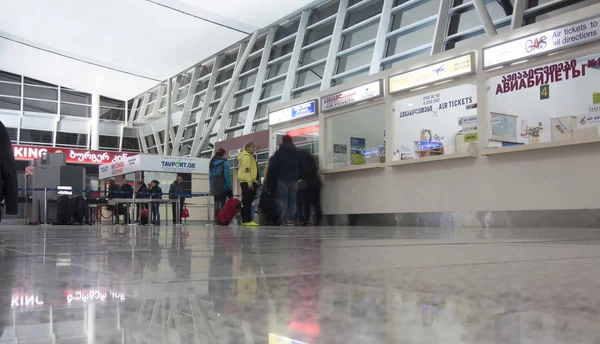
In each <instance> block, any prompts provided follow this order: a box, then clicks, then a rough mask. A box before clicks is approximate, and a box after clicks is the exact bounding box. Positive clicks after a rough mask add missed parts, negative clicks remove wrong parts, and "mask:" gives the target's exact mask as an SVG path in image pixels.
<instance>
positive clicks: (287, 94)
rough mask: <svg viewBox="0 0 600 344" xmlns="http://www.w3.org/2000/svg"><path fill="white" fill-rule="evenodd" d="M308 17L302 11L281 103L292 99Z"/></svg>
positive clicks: (305, 11) (306, 12) (307, 11)
mask: <svg viewBox="0 0 600 344" xmlns="http://www.w3.org/2000/svg"><path fill="white" fill-rule="evenodd" d="M342 1H343V0H342ZM309 16H310V10H304V11H302V15H301V16H300V23H299V24H298V32H297V33H296V41H295V42H294V50H292V56H291V57H290V66H289V68H288V73H287V76H286V78H285V84H284V85H283V91H282V92H281V102H285V101H287V100H290V99H291V98H292V88H294V83H295V82H296V69H298V62H299V60H300V53H301V52H302V44H303V43H304V36H305V35H306V26H307V24H308V17H309ZM248 114H250V113H248Z"/></svg>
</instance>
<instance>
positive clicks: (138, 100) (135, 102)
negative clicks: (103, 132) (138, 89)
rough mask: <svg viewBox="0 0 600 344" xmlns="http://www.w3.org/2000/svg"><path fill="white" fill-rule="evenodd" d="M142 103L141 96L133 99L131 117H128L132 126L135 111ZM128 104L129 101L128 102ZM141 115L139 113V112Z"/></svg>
mask: <svg viewBox="0 0 600 344" xmlns="http://www.w3.org/2000/svg"><path fill="white" fill-rule="evenodd" d="M139 103H140V98H135V99H134V100H133V103H132V104H131V109H129V117H127V126H128V127H131V126H133V117H134V115H135V114H134V113H133V111H135V109H137V107H138V105H139ZM126 104H127V103H126ZM138 116H139V114H138Z"/></svg>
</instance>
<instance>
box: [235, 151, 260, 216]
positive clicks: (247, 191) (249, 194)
mask: <svg viewBox="0 0 600 344" xmlns="http://www.w3.org/2000/svg"><path fill="white" fill-rule="evenodd" d="M254 152H256V144H255V143H254V142H248V143H246V145H245V146H244V151H242V152H240V154H239V155H238V158H237V159H238V162H239V164H238V180H239V181H240V187H241V188H242V226H258V223H256V222H254V219H253V218H254V216H253V214H252V202H253V201H254V197H255V196H256V189H257V188H258V164H257V163H256V160H254V157H253V154H254Z"/></svg>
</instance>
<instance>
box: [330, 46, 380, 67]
mask: <svg viewBox="0 0 600 344" xmlns="http://www.w3.org/2000/svg"><path fill="white" fill-rule="evenodd" d="M373 49H374V46H373V45H369V46H367V47H364V48H361V49H358V50H356V51H353V52H351V53H348V54H344V55H342V56H340V57H338V69H337V72H338V73H343V72H347V71H349V70H353V69H355V68H358V67H363V66H365V65H368V64H370V63H371V59H372V57H373Z"/></svg>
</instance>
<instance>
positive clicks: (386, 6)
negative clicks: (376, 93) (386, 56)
mask: <svg viewBox="0 0 600 344" xmlns="http://www.w3.org/2000/svg"><path fill="white" fill-rule="evenodd" d="M442 1H443V0H442ZM392 6H394V0H384V1H383V8H382V10H381V18H380V19H379V28H378V29H377V36H376V38H375V47H374V48H373V57H372V58H371V68H369V75H371V74H376V73H379V72H380V71H381V59H382V58H383V53H384V52H385V35H386V34H387V33H388V31H389V29H390V22H391V21H392Z"/></svg>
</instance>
